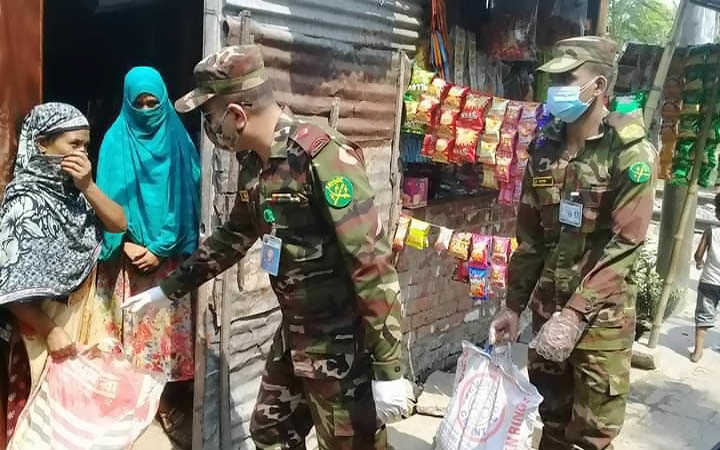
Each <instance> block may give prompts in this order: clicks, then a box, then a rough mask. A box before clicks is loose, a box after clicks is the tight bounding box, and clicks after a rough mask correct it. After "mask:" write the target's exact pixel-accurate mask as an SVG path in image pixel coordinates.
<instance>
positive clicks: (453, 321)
mask: <svg viewBox="0 0 720 450" xmlns="http://www.w3.org/2000/svg"><path fill="white" fill-rule="evenodd" d="M464 319H465V313H464V312H457V313H455V314H453V315H452V316H451V317H450V325H452V326H453V327H456V326H458V325H460V324H461V323H463V320H464Z"/></svg>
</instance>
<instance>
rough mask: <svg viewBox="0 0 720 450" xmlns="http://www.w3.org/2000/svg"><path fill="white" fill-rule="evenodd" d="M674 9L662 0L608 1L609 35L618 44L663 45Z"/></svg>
mask: <svg viewBox="0 0 720 450" xmlns="http://www.w3.org/2000/svg"><path fill="white" fill-rule="evenodd" d="M674 16H675V8H673V7H671V6H670V5H668V3H667V2H666V1H665V0H610V2H609V17H608V20H609V24H610V36H612V37H613V39H615V40H617V41H618V43H620V44H624V43H626V42H637V43H642V44H655V45H665V44H666V43H667V39H668V37H669V35H670V31H671V29H672V24H673V19H674Z"/></svg>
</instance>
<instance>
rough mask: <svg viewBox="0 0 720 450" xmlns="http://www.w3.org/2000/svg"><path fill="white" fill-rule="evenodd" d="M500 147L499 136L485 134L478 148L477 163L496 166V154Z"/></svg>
mask: <svg viewBox="0 0 720 450" xmlns="http://www.w3.org/2000/svg"><path fill="white" fill-rule="evenodd" d="M498 145H499V140H498V135H497V134H484V135H482V137H481V138H480V143H479V144H478V147H477V154H476V161H477V162H479V163H483V164H487V165H490V166H494V165H495V153H496V152H497V148H498Z"/></svg>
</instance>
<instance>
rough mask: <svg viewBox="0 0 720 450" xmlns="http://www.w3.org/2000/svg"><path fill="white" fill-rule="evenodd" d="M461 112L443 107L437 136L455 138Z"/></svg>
mask: <svg viewBox="0 0 720 450" xmlns="http://www.w3.org/2000/svg"><path fill="white" fill-rule="evenodd" d="M459 115H460V110H459V109H455V108H450V107H446V106H443V107H442V108H441V109H440V123H439V124H438V128H437V134H438V136H443V137H446V138H453V137H455V128H456V127H457V118H458V116H459Z"/></svg>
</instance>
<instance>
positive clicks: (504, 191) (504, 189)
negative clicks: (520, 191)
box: [498, 183, 515, 205]
mask: <svg viewBox="0 0 720 450" xmlns="http://www.w3.org/2000/svg"><path fill="white" fill-rule="evenodd" d="M514 197H515V183H500V193H499V194H498V203H500V204H502V205H512V204H513V199H514Z"/></svg>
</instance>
